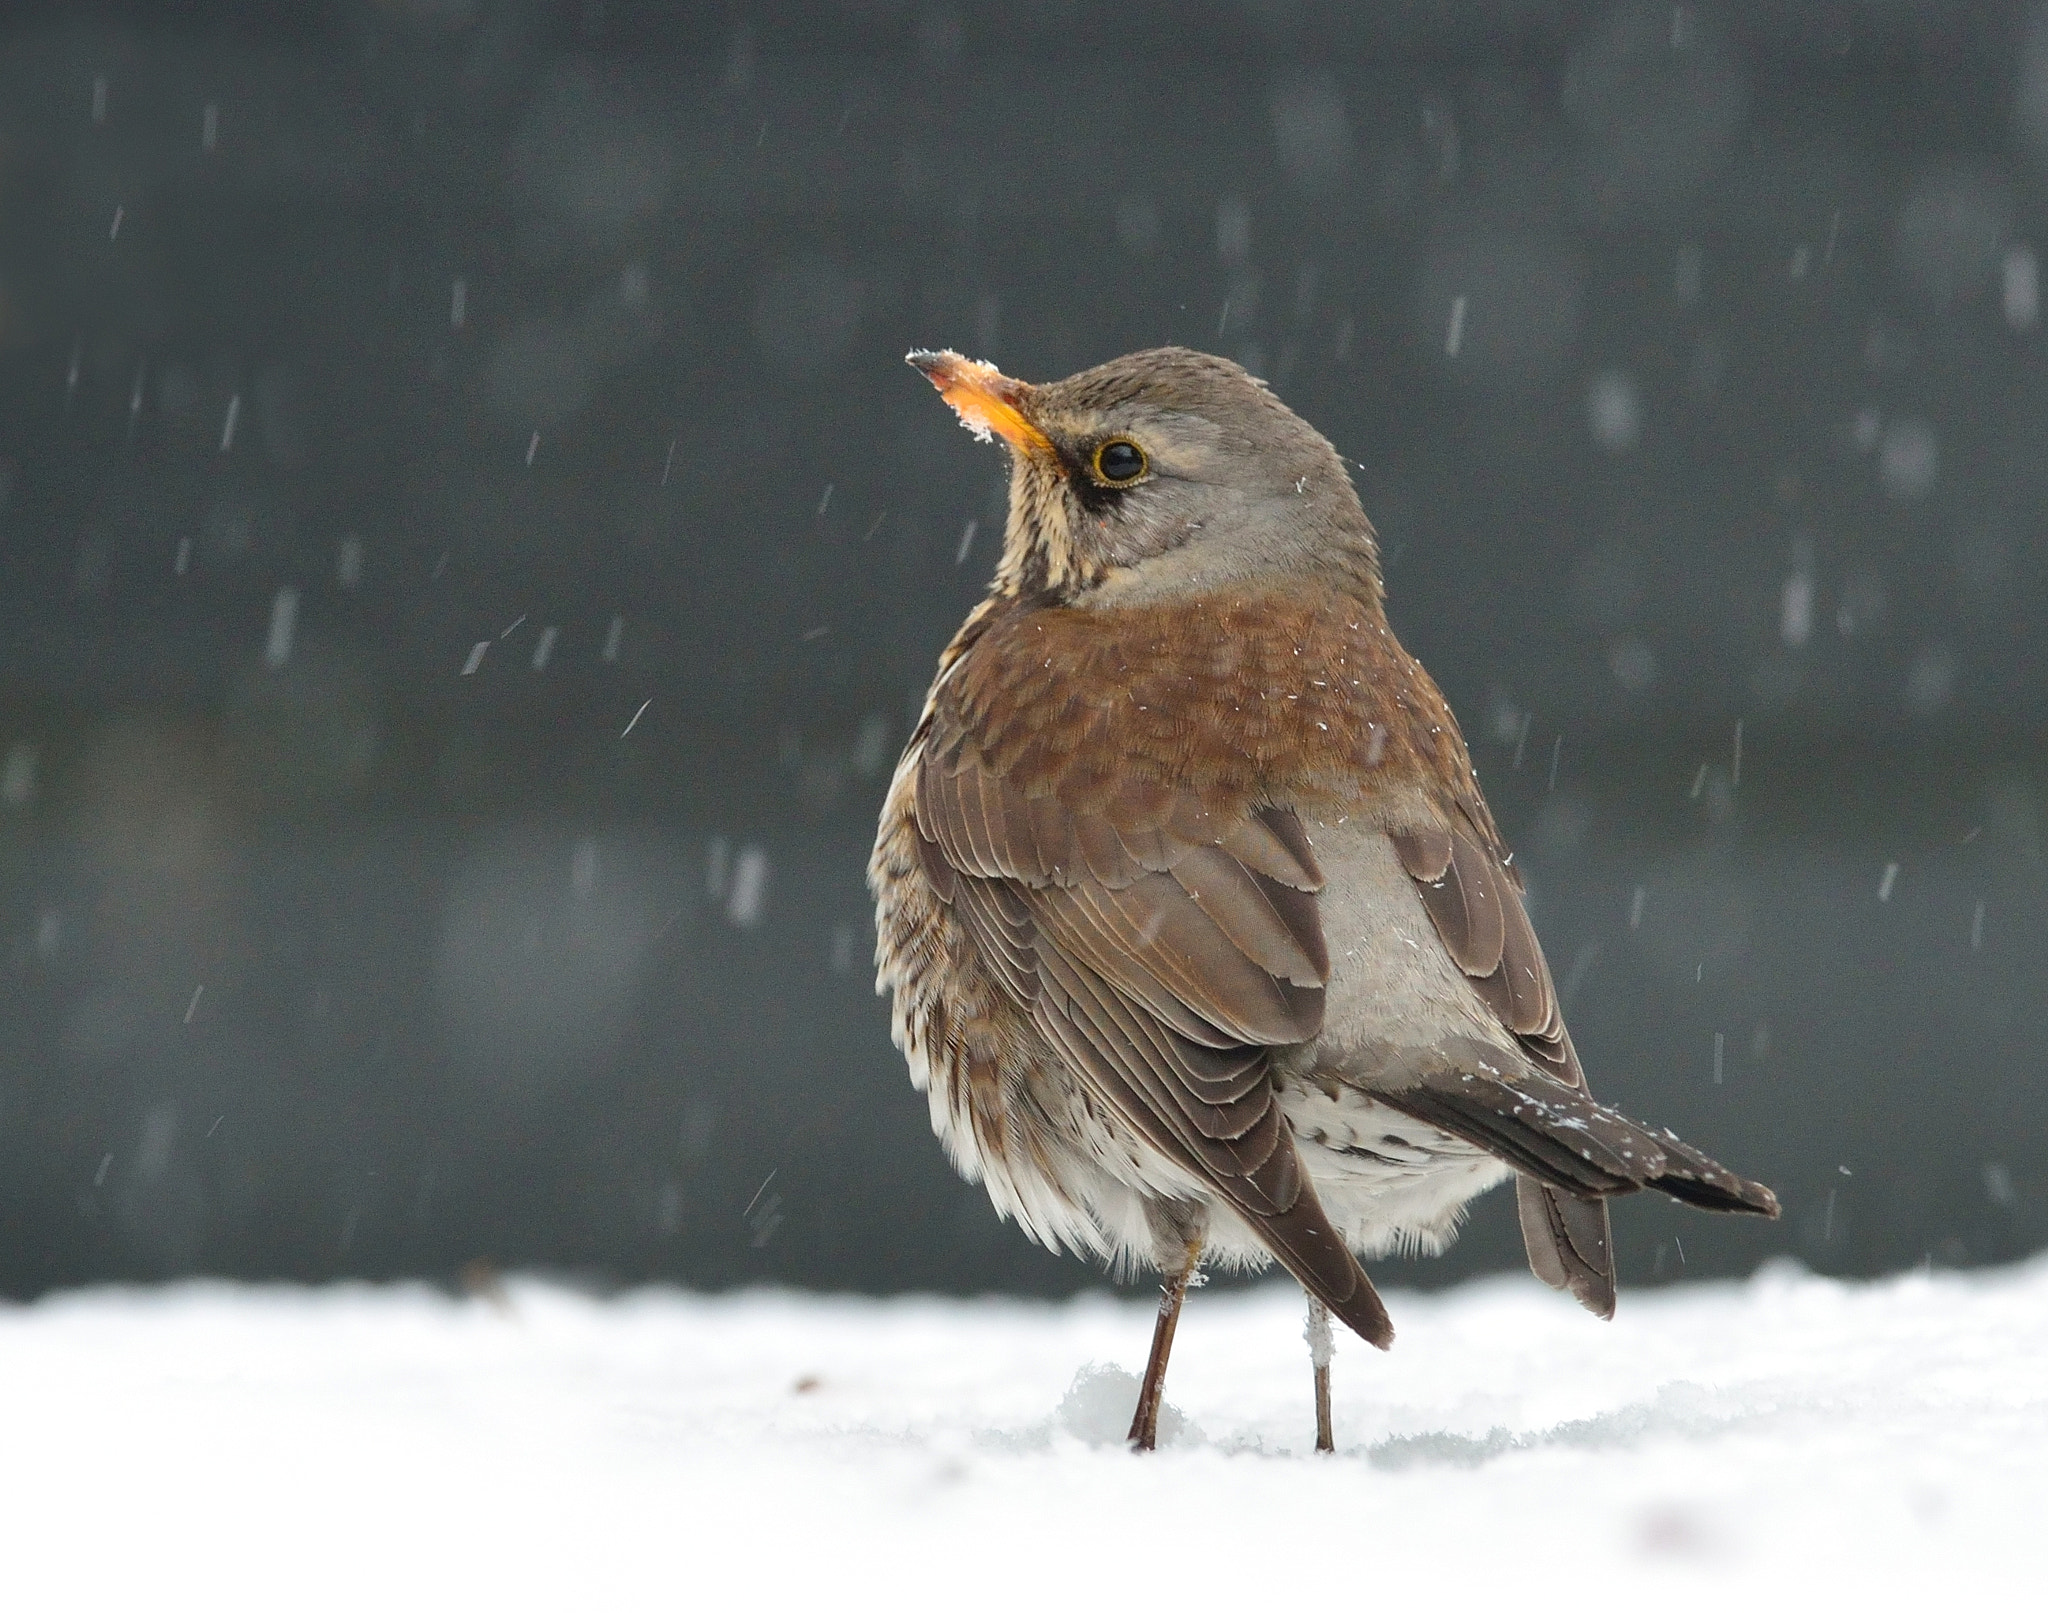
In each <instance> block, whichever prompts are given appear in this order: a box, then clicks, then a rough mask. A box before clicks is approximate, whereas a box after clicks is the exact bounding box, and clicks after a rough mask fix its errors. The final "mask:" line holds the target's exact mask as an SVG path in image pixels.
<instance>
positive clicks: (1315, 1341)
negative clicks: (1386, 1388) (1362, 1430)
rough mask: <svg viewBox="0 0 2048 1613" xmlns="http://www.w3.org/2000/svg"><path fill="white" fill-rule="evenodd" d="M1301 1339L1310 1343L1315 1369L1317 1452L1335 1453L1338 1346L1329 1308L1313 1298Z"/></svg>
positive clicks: (1312, 1362)
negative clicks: (1333, 1368)
mask: <svg viewBox="0 0 2048 1613" xmlns="http://www.w3.org/2000/svg"><path fill="white" fill-rule="evenodd" d="M1302 1337H1303V1338H1305V1339H1307V1340H1308V1358H1309V1361H1310V1363H1311V1364H1312V1365H1313V1366H1314V1367H1315V1369H1316V1449H1317V1450H1319V1451H1334V1450H1335V1449H1336V1448H1337V1438H1336V1434H1335V1431H1334V1430H1333V1429H1332V1428H1331V1426H1330V1357H1331V1356H1332V1355H1334V1354H1336V1352H1337V1346H1336V1344H1335V1342H1334V1341H1333V1340H1332V1339H1331V1337H1330V1307H1329V1306H1327V1305H1325V1304H1324V1303H1323V1302H1322V1301H1321V1300H1319V1299H1317V1298H1316V1296H1315V1295H1313V1294H1311V1295H1309V1296H1308V1326H1307V1328H1305V1329H1304V1330H1303V1332H1302Z"/></svg>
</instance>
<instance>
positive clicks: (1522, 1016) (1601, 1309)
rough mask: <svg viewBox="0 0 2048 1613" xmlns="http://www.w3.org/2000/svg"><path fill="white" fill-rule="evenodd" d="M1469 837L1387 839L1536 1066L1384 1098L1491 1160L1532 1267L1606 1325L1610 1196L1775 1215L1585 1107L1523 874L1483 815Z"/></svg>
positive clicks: (1728, 1179)
mask: <svg viewBox="0 0 2048 1613" xmlns="http://www.w3.org/2000/svg"><path fill="white" fill-rule="evenodd" d="M1467 824H1468V826H1469V828H1470V831H1471V832H1470V833H1467V832H1466V831H1465V828H1463V827H1461V828H1454V829H1421V830H1410V831H1406V832H1403V833H1398V834H1395V835H1393V836H1392V839H1393V842H1394V849H1395V851H1396V852H1397V853H1398V854H1399V856H1400V858H1401V866H1402V867H1403V868H1405V869H1406V870H1407V872H1408V875H1409V877H1410V878H1412V879H1413V880H1414V881H1415V884H1416V888H1417V889H1418V890H1419V891H1420V892H1421V895H1422V903H1423V906H1424V907H1425V908H1427V909H1428V910H1429V916H1430V920H1431V922H1432V923H1433V924H1434V925H1435V926H1436V932H1437V935H1438V937H1439V938H1440V939H1441V940H1442V941H1443V944H1444V948H1445V950H1446V951H1448V952H1449V953H1450V955H1451V957H1452V958H1453V959H1454V960H1455V961H1456V963H1457V965H1458V967H1459V968H1460V969H1462V970H1463V971H1464V972H1465V974H1466V976H1467V977H1468V978H1469V979H1470V980H1471V982H1472V985H1473V989H1474V990H1475V991H1477V992H1478V993H1479V995H1480V996H1481V997H1482V998H1483V999H1484V1000H1485V1001H1486V1003H1487V1005H1488V1006H1489V1007H1490V1008H1492V1010H1493V1011H1494V1013H1495V1014H1496V1015H1497V1016H1498V1017H1499V1019H1500V1022H1501V1024H1502V1025H1503V1026H1504V1027H1506V1029H1507V1030H1508V1031H1509V1032H1510V1033H1511V1034H1512V1035H1513V1036H1514V1038H1515V1040H1516V1042H1517V1043H1518V1044H1519V1045H1520V1046H1521V1048H1522V1051H1523V1052H1524V1053H1526V1054H1527V1055H1528V1057H1529V1062H1530V1063H1531V1065H1533V1066H1534V1069H1535V1072H1536V1073H1535V1075H1534V1076H1533V1077H1532V1078H1527V1079H1514V1080H1507V1079H1466V1078H1465V1077H1464V1075H1463V1074H1461V1075H1460V1077H1459V1078H1458V1079H1455V1080H1451V1079H1444V1080H1431V1081H1425V1082H1424V1083H1423V1085H1422V1086H1421V1087H1420V1088H1418V1089H1416V1090H1415V1091H1413V1092H1410V1093H1404V1094H1401V1095H1399V1096H1395V1097H1390V1098H1389V1100H1388V1101H1390V1102H1393V1103H1395V1104H1396V1105H1397V1106H1398V1107H1400V1108H1403V1109H1405V1110H1407V1111H1408V1112H1410V1113H1412V1114H1415V1115H1416V1116H1418V1118H1422V1119H1426V1120H1429V1121H1430V1122H1431V1123H1432V1124H1435V1125H1440V1126H1442V1127H1443V1128H1444V1129H1445V1130H1447V1131H1451V1132H1453V1133H1455V1134H1457V1135H1460V1136H1463V1137H1466V1138H1468V1139H1470V1140H1471V1141H1474V1142H1477V1143H1479V1144H1480V1145H1481V1146H1482V1147H1486V1148H1489V1149H1491V1150H1492V1151H1493V1152H1494V1153H1496V1154H1498V1155H1499V1156H1500V1157H1501V1158H1503V1159H1506V1160H1507V1161H1508V1162H1509V1163H1510V1164H1512V1165H1514V1166H1515V1167H1516V1169H1517V1170H1518V1171H1519V1172H1521V1174H1520V1176H1519V1177H1518V1178H1517V1180H1516V1183H1515V1194H1516V1204H1517V1208H1518V1209H1519V1211H1520V1214H1521V1223H1522V1241H1523V1244H1524V1246H1525V1247H1526V1248H1527V1250H1528V1254H1529V1266H1530V1269H1531V1270H1533V1271H1534V1272H1535V1273H1536V1275H1537V1276H1538V1277H1540V1278H1542V1279H1543V1280H1544V1281H1545V1282H1547V1283H1549V1284H1550V1285H1551V1286H1552V1287H1553V1288H1568V1289H1570V1290H1571V1292H1572V1294H1573V1295H1574V1296H1575V1297H1576V1298H1577V1299H1578V1300H1579V1302H1580V1303H1581V1304H1582V1305H1584V1306H1585V1307H1586V1308H1587V1309H1588V1310H1590V1311H1592V1312H1594V1313H1595V1314H1596V1315H1599V1316H1612V1315H1613V1314H1614V1250H1613V1241H1612V1237H1611V1234H1610V1230H1609V1223H1608V1214H1607V1202H1606V1201H1607V1198H1608V1196H1609V1195H1611V1194H1614V1193H1621V1192H1630V1191H1633V1190H1635V1189H1636V1188H1640V1187H1655V1188H1658V1189H1660V1190H1661V1191H1663V1192H1666V1193H1669V1194H1671V1195H1672V1196H1673V1197H1674V1198H1679V1199H1683V1200H1685V1201H1687V1202H1688V1203H1692V1204H1697V1205H1700V1206H1702V1207H1703V1208H1707V1209H1716V1210H1747V1211H1750V1212H1753V1213H1757V1214H1764V1215H1776V1214H1777V1200H1776V1199H1775V1198H1774V1197H1773V1196H1772V1194H1771V1192H1770V1190H1769V1189H1768V1188H1764V1187H1760V1186H1758V1185H1757V1184H1756V1183H1754V1182H1747V1181H1744V1180H1743V1179H1742V1178H1741V1177H1739V1176H1737V1175H1735V1174H1734V1173H1733V1172H1732V1171H1729V1170H1727V1169H1726V1168H1725V1167H1723V1166H1721V1165H1718V1164H1716V1163H1715V1162H1714V1161H1713V1160H1711V1159H1709V1158H1707V1157H1706V1156H1705V1155H1704V1154H1702V1153H1700V1152H1699V1151H1698V1150H1696V1149H1694V1148H1692V1147H1690V1146H1688V1145H1687V1144H1685V1143H1682V1142H1680V1141H1679V1140H1678V1139H1677V1138H1676V1137H1674V1136H1672V1135H1671V1133H1670V1132H1668V1131H1666V1132H1660V1133H1656V1134H1652V1133H1651V1132H1649V1131H1648V1130H1647V1129H1645V1128H1644V1127H1642V1126H1640V1125H1638V1124H1637V1123H1636V1122H1635V1121H1633V1120H1630V1119H1629V1118H1628V1117H1627V1116H1625V1115H1622V1114H1619V1113H1617V1112H1616V1111H1615V1110H1612V1109H1607V1108H1604V1107H1602V1106H1601V1105H1599V1104H1597V1103H1595V1102H1594V1101H1593V1100H1592V1097H1591V1095H1590V1094H1589V1093H1588V1091H1587V1089H1586V1076H1585V1072H1584V1071H1583V1070H1582V1069H1581V1068H1580V1067H1579V1055H1578V1053H1577V1051H1576V1050H1575V1049H1574V1048H1573V1047H1572V1039H1571V1033H1570V1032H1569V1031H1567V1030H1566V1029H1565V1024H1564V1014H1563V1011H1562V1010H1561V1009H1560V1007H1559V1005H1558V1000H1557V988H1556V987H1555V986H1554V985H1553V984H1552V982H1551V978H1550V966H1549V964H1547V963H1546V962H1545V961H1544V957H1543V948H1542V947H1541V946H1540V945H1539V944H1538V942H1537V940H1536V932H1535V930H1534V928H1532V927H1531V925H1530V923H1529V914H1528V911H1527V909H1526V908H1524V906H1523V905H1522V881H1521V876H1520V875H1519V874H1518V873H1516V872H1515V870H1514V869H1513V867H1512V866H1511V865H1510V864H1509V862H1508V860H1507V858H1506V857H1505V856H1503V855H1501V854H1500V852H1499V850H1498V844H1499V843H1498V840H1497V838H1496V837H1495V835H1494V834H1493V833H1492V832H1491V831H1492V822H1491V820H1490V819H1489V818H1487V817H1486V816H1485V813H1484V809H1483V808H1481V809H1479V810H1478V811H1477V812H1474V813H1469V814H1467Z"/></svg>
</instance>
